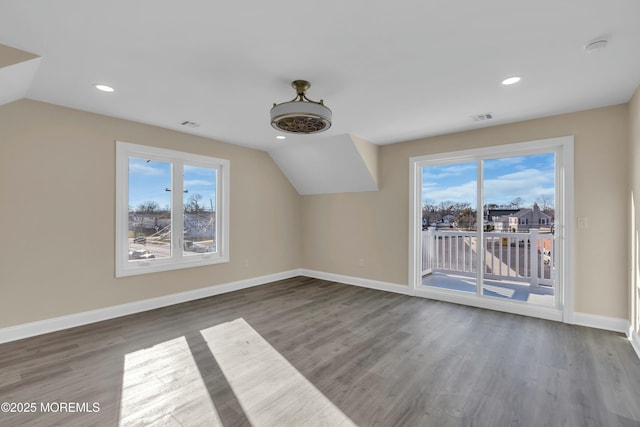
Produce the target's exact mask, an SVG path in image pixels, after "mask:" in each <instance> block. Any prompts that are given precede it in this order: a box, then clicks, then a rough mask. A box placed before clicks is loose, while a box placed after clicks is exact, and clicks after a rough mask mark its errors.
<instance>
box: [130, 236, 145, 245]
mask: <svg viewBox="0 0 640 427" xmlns="http://www.w3.org/2000/svg"><path fill="white" fill-rule="evenodd" d="M133 243H141V244H143V245H144V244H146V243H147V238H146V237H143V236H138V237H134V238H133Z"/></svg>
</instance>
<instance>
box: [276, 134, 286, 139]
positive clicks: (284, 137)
mask: <svg viewBox="0 0 640 427" xmlns="http://www.w3.org/2000/svg"><path fill="white" fill-rule="evenodd" d="M276 139H287V137H286V136H284V135H278V136H276Z"/></svg>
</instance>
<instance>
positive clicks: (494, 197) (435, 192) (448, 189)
mask: <svg viewBox="0 0 640 427" xmlns="http://www.w3.org/2000/svg"><path fill="white" fill-rule="evenodd" d="M476 193H477V184H476V180H475V179H474V180H471V181H467V182H465V183H462V184H457V185H452V186H441V185H439V183H435V182H423V186H422V197H423V200H428V201H430V202H434V201H435V202H436V203H438V202H441V201H445V200H450V201H452V202H460V203H471V204H472V205H475V200H476ZM554 194H555V188H554V176H553V173H549V172H548V171H541V170H537V169H523V170H518V171H515V172H510V173H507V174H504V175H500V176H498V177H496V178H492V179H486V180H485V181H484V199H485V203H496V204H499V205H502V204H509V203H510V202H511V201H512V200H514V199H515V198H517V197H520V198H522V199H523V200H524V203H525V206H527V205H531V204H533V202H535V201H536V199H537V198H538V197H540V196H542V195H544V196H547V197H548V198H550V199H551V200H553V195H554Z"/></svg>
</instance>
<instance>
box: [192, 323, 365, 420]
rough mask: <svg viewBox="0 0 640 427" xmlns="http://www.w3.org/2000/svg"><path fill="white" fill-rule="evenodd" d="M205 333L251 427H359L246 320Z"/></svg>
mask: <svg viewBox="0 0 640 427" xmlns="http://www.w3.org/2000/svg"><path fill="white" fill-rule="evenodd" d="M201 333H202V336H203V337H204V339H205V340H206V342H207V344H208V346H209V348H210V350H211V353H212V354H213V356H214V357H215V359H216V362H217V363H218V365H219V366H220V369H221V371H222V372H223V374H224V376H225V377H226V379H227V381H228V383H229V385H230V387H231V388H232V389H233V393H234V394H235V396H236V398H237V399H238V402H239V403H240V405H241V406H242V409H243V411H244V412H245V415H246V416H247V419H248V420H249V421H250V422H251V424H252V426H254V427H271V426H273V427H276V426H277V427H283V426H305V427H313V426H332V427H340V426H345V427H355V424H354V423H353V422H352V421H351V420H350V419H349V418H348V417H347V416H346V415H345V414H343V413H342V412H341V411H340V409H338V408H337V407H336V406H335V405H334V404H333V403H332V402H331V401H330V400H329V399H328V398H327V397H325V396H324V395H323V394H322V393H321V392H320V391H319V390H318V389H317V388H316V387H315V386H314V385H313V384H312V383H311V382H309V381H308V380H307V379H306V378H305V377H304V376H303V375H302V374H301V373H300V372H298V371H297V370H296V368H294V367H293V366H292V365H291V364H290V363H289V362H288V361H287V360H286V359H285V358H284V357H283V356H282V355H281V354H280V353H278V351H277V350H275V349H274V348H273V347H271V345H270V344H269V343H268V342H267V341H266V340H265V339H264V338H262V336H260V334H258V333H257V332H256V331H255V330H254V329H253V328H252V327H251V326H250V325H249V324H248V323H247V322H246V321H245V320H244V319H236V320H234V321H231V322H228V323H223V324H220V325H217V326H214V327H211V328H208V329H204V330H202V331H201Z"/></svg>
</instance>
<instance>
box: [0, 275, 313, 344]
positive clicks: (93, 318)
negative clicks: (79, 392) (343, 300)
mask: <svg viewBox="0 0 640 427" xmlns="http://www.w3.org/2000/svg"><path fill="white" fill-rule="evenodd" d="M300 275H301V273H300V270H298V269H296V270H290V271H283V272H281V273H275V274H269V275H266V276H260V277H253V278H250V279H244V280H238V281H236V282H230V283H224V284H221V285H215V286H210V287H207V288H201V289H194V290H192V291H186V292H180V293H177V294H171V295H165V296H161V297H157V298H151V299H147V300H142V301H136V302H131V303H127V304H121V305H116V306H112V307H106V308H100V309H97V310H91V311H85V312H82V313H76V314H70V315H68V316H61V317H55V318H53V319H47V320H41V321H37V322H32V323H25V324H22V325H16V326H10V327H7V328H2V329H0V344H2V343H5V342H10V341H17V340H20V339H23V338H28V337H33V336H36V335H42V334H46V333H49V332H55V331H60V330H63V329H69V328H73V327H76V326H82V325H87V324H90V323H95V322H101V321H103V320H109V319H114V318H116V317H122V316H127V315H129V314H135V313H140V312H143V311H148V310H154V309H156V308H161V307H166V306H169V305H174V304H180V303H183V302H187V301H193V300H197V299H200V298H206V297H211V296H214V295H219V294H224V293H227V292H233V291H238V290H240V289H246V288H250V287H253V286H258V285H263V284H266V283H270V282H275V281H278V280H284V279H289V278H291V277H295V276H300Z"/></svg>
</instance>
